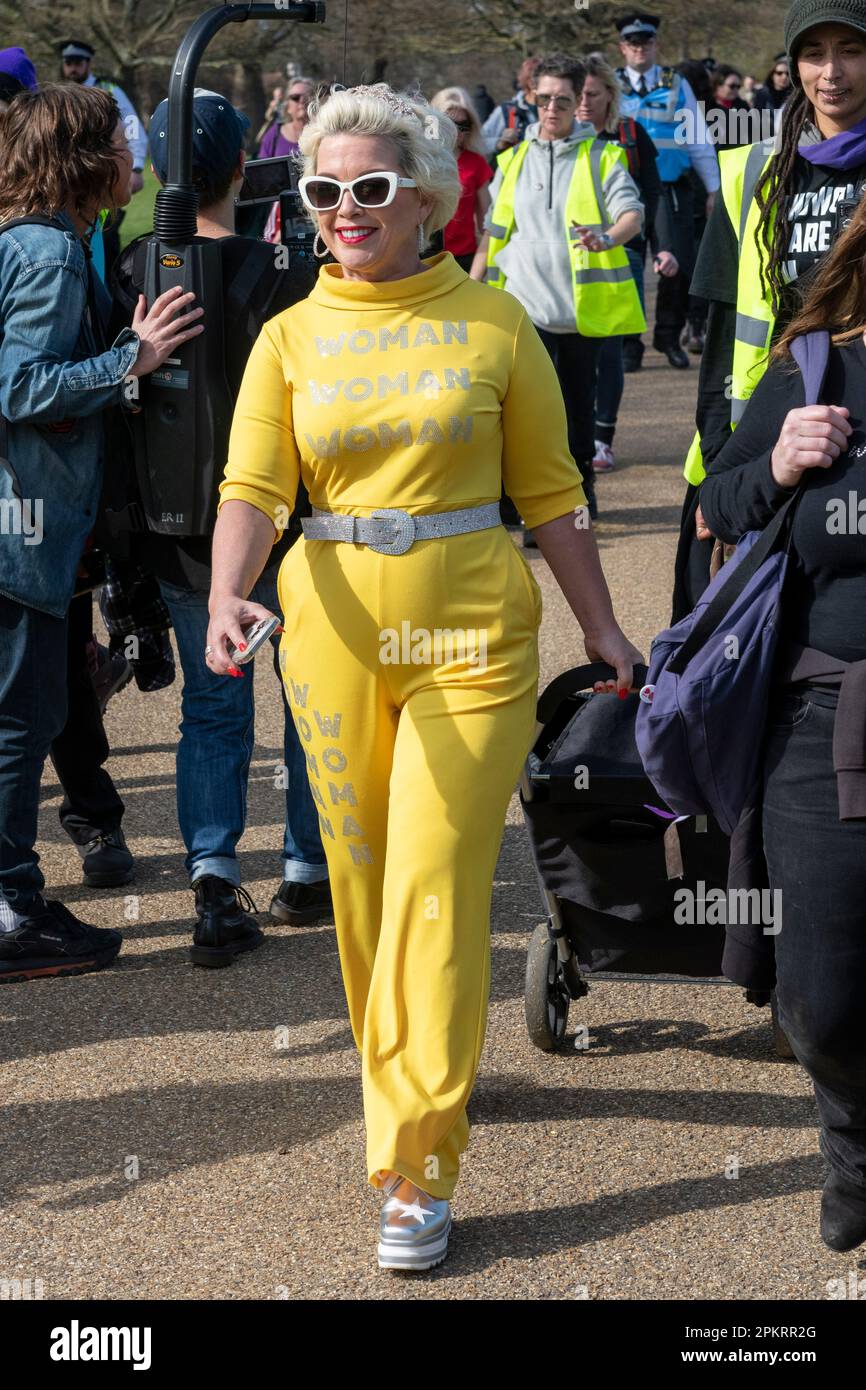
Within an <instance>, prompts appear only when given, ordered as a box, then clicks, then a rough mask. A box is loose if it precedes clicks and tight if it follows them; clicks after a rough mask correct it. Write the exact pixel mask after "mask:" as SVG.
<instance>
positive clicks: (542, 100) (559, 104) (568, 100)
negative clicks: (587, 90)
mask: <svg viewBox="0 0 866 1390" xmlns="http://www.w3.org/2000/svg"><path fill="white" fill-rule="evenodd" d="M551 103H553V105H554V106H555V108H556V110H557V111H567V110H568V108H569V106H574V100H573V98H572V97H552V96H550V94H549V93H548V92H542V93H541V95H540V96H539V95H536V98H535V104H536V106H537V107H539V108H540V109H541V110H542V111H544V110H545V109H546V108H547V107H548V106H550V104H551Z"/></svg>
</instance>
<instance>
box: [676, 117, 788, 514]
mask: <svg viewBox="0 0 866 1390" xmlns="http://www.w3.org/2000/svg"><path fill="white" fill-rule="evenodd" d="M772 157H773V141H772V140H761V141H759V142H758V144H756V145H743V146H741V147H740V148H739V149H736V150H726V151H724V152H722V153H721V154H720V155H719V170H720V173H721V179H722V197H723V199H724V202H725V208H726V210H727V214H728V216H729V218H730V219H731V226H732V227H733V228H734V231H735V232H736V233H737V238H738V242H739V264H738V268H737V327H736V336H735V338H734V361H733V364H732V370H731V377H730V380H729V382H728V394H729V397H730V402H731V429H734V428H735V427H736V425H737V424H738V423H739V421H740V420H741V419H742V416H743V411H744V410H745V409H746V405H747V402H748V400H749V397H750V396H751V394H752V392H753V391H754V389H755V387H756V386H757V384H758V382H759V381H760V380H761V377H762V376H763V375H764V372H765V371H766V370H767V363H768V361H769V349H770V339H771V337H772V335H773V327H774V325H775V322H776V316H775V314H774V313H773V309H772V305H771V303H770V297H769V294H768V293H767V292H765V290H764V280H763V276H762V274H761V271H762V269H763V268H764V267H765V266H766V252H765V251H764V248H763V246H761V248H760V251H759V250H758V247H757V246H756V245H755V230H756V228H757V225H758V220H759V218H760V215H761V214H760V209H759V207H758V204H757V202H756V201H755V188H756V187H757V184H758V180H759V179H760V177H761V175H762V174H763V172H764V170H765V169H766V167H767V165H768V164H769V162H770V160H771V159H772ZM774 215H775V211H774V212H773V213H772V214H771V225H770V236H771V237H772V218H773V216H774ZM683 471H684V473H685V475H686V479H687V481H688V482H690V483H693V484H694V485H695V486H697V485H698V483H702V482H703V480H704V478H705V477H706V470H705V469H704V462H703V458H702V456H701V437H700V434H696V435H695V437H694V439H693V440H692V447H691V448H690V449H689V452H688V457H687V458H686V464H685V468H684V470H683Z"/></svg>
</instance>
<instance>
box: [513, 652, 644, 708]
mask: <svg viewBox="0 0 866 1390" xmlns="http://www.w3.org/2000/svg"><path fill="white" fill-rule="evenodd" d="M646 677H647V668H646V666H642V665H635V668H634V675H633V677H632V681H633V684H634V685H638V686H640V685H644V684H645V682H646ZM612 680H616V668H615V667H613V666H608V664H607V662H606V661H593V662H590V664H589V665H588V666H573V667H572V669H571V670H570V671H563V672H562V675H560V676H556V677H555V679H554V680H552V681H551V682H550V685H548V687H547V689H546V690H545V691H544V692H543V694H542V695H540V696H539V700H538V706H537V710H536V716H535V717H536V720H537V722H538V723H539V724H546V723H547V722H548V720H549V719H552V718H553V715H554V714H555V713H556V711H557V709H558V708H559V706H560V705H561V704H562V701H563V700H565V699H567V698H568V696H569V695H576V694H577V692H578V691H580V690H587V689H588V688H589V687H590V686H592V685H595V683H596V681H612Z"/></svg>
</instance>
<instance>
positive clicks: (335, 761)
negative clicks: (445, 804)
mask: <svg viewBox="0 0 866 1390" xmlns="http://www.w3.org/2000/svg"><path fill="white" fill-rule="evenodd" d="M280 665H281V667H282V668H283V670H284V671H285V663H284V662H283V660H282V653H280ZM286 691H287V694H288V695H289V696H290V700H289V703H290V705H291V707H292V717H293V719H294V721H295V727H296V728H297V731H298V733H299V735H300V738H301V747H302V748H303V750H304V757H305V758H306V760H307V772H308V776H309V783H310V793H311V795H312V798H313V800H314V801H315V803H316V806H317V808H318V812H319V828H320V830H321V832H322V835H327V836H328V838H329V839H331V840H333V841H334V842H336V841H337V840H338V839H341V840H343V839H345V840H347V841H348V843H347V845H346V849H347V850H348V852H349V855H350V857H351V860H352V863H353V864H354V865H355V866H356V868H357V867H360V865H362V864H372V863H373V852H372V850H371V849H370V846H369V845H368V844H367V843H366V841H365V832H364V829H363V827H362V826H361V825H359V823H358V821H357V819H356V818H355V816H354V814H353V812H354V811H355V810H357V809H358V797H357V795H356V793H355V788H354V785H353V783H352V782H349V781H339V782H338V781H337V780H336V779H337V778H338V777H339V778H342V777H343V776H344V774H345V773H346V772H347V770H348V766H349V760H348V758H347V757H346V754H345V753H344V751H343V749H342V748H341V747H340V732H341V729H342V724H343V715H342V713H339V714H322V712H321V711H320V710H317V709H313V708H311V707H308V701H309V695H310V683H309V681H307V682H306V684H304V685H299V684H298V682H297V681H295V680H293V679H292V677H291V676H289V679H288V683H287V686H286ZM302 711H303V712H302ZM308 713H309V714H312V716H313V720H314V722H315V726H316V729H317V730H318V734H319V739H318V743H321V744H326V746H325V747H321V748H318V749H317V751H316V752H313V751H312V745H313V744H314V743H316V742H317V740H316V735H315V732H314V729H313V725H312V724H311V723H310V721H309V719H308V718H307V714H308ZM323 782H325V783H327V791H328V796H329V797H330V804H329V803H328V801H327V800H326V799H325V794H324V791H323V790H322V783H323ZM348 808H351V809H348ZM358 841H360V842H361V843H360V844H359V843H357V842H358Z"/></svg>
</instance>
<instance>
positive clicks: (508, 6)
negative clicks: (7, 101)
mask: <svg viewBox="0 0 866 1390" xmlns="http://www.w3.org/2000/svg"><path fill="white" fill-rule="evenodd" d="M206 8H208V4H207V0H25V3H23V4H22V0H0V26H2V33H3V36H4V43H6V44H14V43H20V44H22V46H24V47H25V48H27V50H28V52H29V53H30V55H31V57H32V58H33V59H34V61H35V62H36V65H37V70H38V73H39V77H40V79H41V80H42V81H50V80H56V79H57V78H58V77H59V75H60V65H59V58H58V45H59V44H60V43H61V42H63V41H64V40H67V39H69V38H73V37H74V38H80V39H85V40H88V41H89V42H91V43H93V45H94V47H95V48H96V49H97V55H96V58H95V60H94V70H95V71H96V73H97V75H98V76H100V77H113V78H115V79H116V80H117V81H118V82H119V83H120V84H121V86H122V87H123V88H124V89H125V90H126V91H127V92H128V94H129V96H130V97H131V98H132V100H133V101H134V102H135V104H136V105H137V107H138V109H139V110H140V111H141V113H142V115H144V116H147V115H148V114H149V112H150V111H152V110H153V108H154V106H155V105H156V104H157V102H158V101H160V100H161V98H162V97H163V96H165V94H166V91H167V89H168V75H169V69H170V64H171V60H172V58H173V57H174V54H175V52H176V50H177V45H178V43H179V41H180V39H181V38H182V37H183V34H184V33H185V31H186V29H187V28H188V27H189V25H190V24H191V23H192V21H193V19H194V18H195V17H196V15H198V14H200V13H201V12H202V11H203V10H204V9H206ZM624 8H625V0H617V2H616V3H607V0H571V3H570V2H569V0H437V3H435V4H431V3H430V0H399V3H398V4H396V5H395V3H394V0H327V11H326V12H327V22H326V23H325V24H324V25H302V24H296V23H292V22H291V21H288V20H279V19H278V20H247V21H245V22H244V23H243V24H232V25H228V26H227V27H226V28H225V29H224V30H223V31H222V32H221V33H220V34H218V35H217V37H216V38H215V39H214V40H213V42H212V43H211V44H210V46H209V48H208V50H207V54H206V56H205V62H204V63H203V65H202V69H201V80H202V82H203V83H204V84H205V85H212V86H216V87H218V88H219V89H220V90H222V91H224V92H225V94H226V96H228V97H229V98H230V99H231V100H232V101H233V102H234V103H235V104H236V105H238V106H240V107H242V108H243V109H244V110H245V111H246V112H247V114H248V115H249V117H250V120H251V122H252V126H253V129H257V128H258V125H259V124H260V122H261V118H262V114H263V112H264V107H265V104H266V101H265V93H264V88H263V84H262V73H263V72H264V73H265V74H267V75H268V77H269V78H271V79H273V78H274V77H275V76H276V75H277V74H279V75H282V73H283V71H284V68H285V64H286V62H287V61H293V62H295V63H296V64H297V66H298V69H299V70H300V71H302V72H304V73H311V74H312V75H313V76H317V77H322V78H325V79H327V80H334V79H337V80H339V81H346V82H347V83H348V84H351V83H355V82H377V81H381V80H383V79H386V80H388V81H390V82H392V83H394V84H395V85H396V86H398V87H408V88H412V87H413V86H415V85H416V84H417V85H419V86H420V87H421V88H422V89H423V90H425V91H427V92H430V93H432V92H433V91H435V90H436V88H438V87H441V86H444V85H445V84H446V83H451V82H454V81H457V82H461V83H463V84H468V85H469V86H470V87H471V86H472V85H474V83H475V82H478V81H484V82H486V83H487V85H488V88H489V89H490V90H491V92H492V94H493V95H494V96H495V97H496V98H497V99H500V100H501V99H503V98H504V97H506V96H509V95H510V94H511V91H512V79H513V74H514V72H515V71H516V69H517V68H518V66H519V65H520V62H521V60H522V59H523V58H524V57H525V56H527V55H528V54H530V53H539V52H543V51H545V50H546V51H548V52H550V51H552V50H555V49H560V50H561V49H565V50H566V51H569V52H572V53H576V54H580V53H586V52H588V51H590V50H592V49H600V50H602V51H603V52H604V53H605V54H606V55H607V56H608V58H610V59H611V60H614V61H618V49H617V47H616V29H615V25H614V22H613V21H614V16H615V15H616V14H618V13H620V11H621V10H623V9H624ZM786 8H787V0H763V3H762V4H761V5H760V6H756V5H755V4H754V3H753V0H726V4H725V5H724V6H722V5H719V4H718V0H698V2H697V3H696V0H653V5H652V9H653V10H654V11H657V12H658V13H659V14H660V15H661V16H662V17H663V25H662V31H661V43H660V47H661V53H662V56H663V58H665V59H666V60H667V61H668V62H671V63H673V62H678V61H680V59H682V58H684V57H686V56H691V57H697V58H701V57H703V56H704V55H706V54H712V55H713V56H715V57H716V58H717V59H719V60H721V61H726V62H731V63H736V64H738V65H739V66H740V67H742V68H743V69H744V70H747V71H748V70H752V71H754V70H755V69H757V70H758V72H759V73H761V72H763V71H764V69H765V68H766V67H767V66H769V63H770V60H771V58H772V56H773V54H774V53H777V52H778V51H779V49H780V47H781V45H782V19H783V16H784V13H785V10H786ZM347 24H348V28H347V27H346V26H347Z"/></svg>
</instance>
